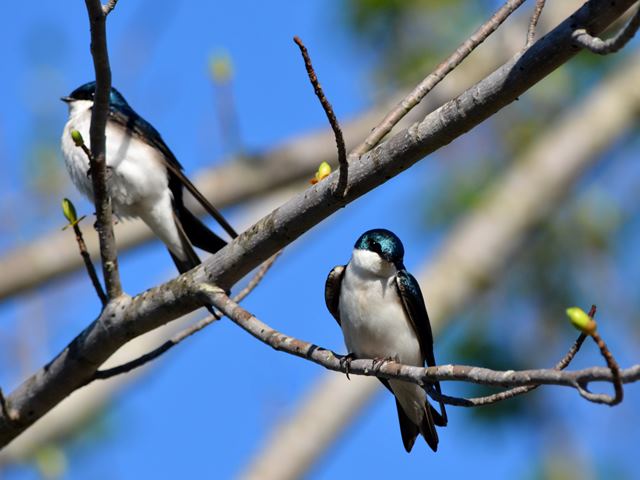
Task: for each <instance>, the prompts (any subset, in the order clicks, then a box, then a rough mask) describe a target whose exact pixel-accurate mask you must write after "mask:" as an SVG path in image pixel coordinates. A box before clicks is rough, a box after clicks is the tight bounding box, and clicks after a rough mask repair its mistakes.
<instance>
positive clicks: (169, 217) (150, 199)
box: [62, 82, 238, 273]
mask: <svg viewBox="0 0 640 480" xmlns="http://www.w3.org/2000/svg"><path fill="white" fill-rule="evenodd" d="M95 88H96V84H95V82H89V83H86V84H84V85H82V86H81V87H78V88H77V89H75V90H74V91H73V92H71V93H70V94H69V96H68V97H62V101H64V102H66V103H67V104H68V106H69V119H68V121H67V123H66V125H65V126H64V131H63V132H62V153H63V155H64V159H65V163H66V166H67V170H68V171H69V175H70V176H71V179H72V181H73V183H74V184H75V186H76V187H77V188H78V190H80V192H82V193H83V194H84V195H86V196H87V197H88V198H89V199H90V200H91V201H93V187H92V182H91V178H90V177H89V175H90V170H89V159H88V158H87V156H86V155H85V153H84V152H83V151H82V149H80V148H78V147H77V146H76V145H75V143H74V142H73V139H72V138H71V132H72V131H73V130H78V131H79V132H80V133H81V134H82V137H83V138H84V139H85V142H86V144H87V146H88V147H89V149H90V148H91V146H90V142H89V138H90V137H89V126H90V124H91V110H92V108H93V96H94V93H95ZM109 103H110V105H109V115H108V118H107V126H106V131H105V134H106V142H107V160H106V162H107V169H108V172H107V191H108V192H109V195H110V197H111V202H112V206H113V211H114V214H115V215H116V216H118V217H120V218H127V217H139V218H141V219H142V220H143V221H144V222H145V223H146V224H147V225H148V226H149V228H150V229H151V231H152V232H153V233H154V234H155V235H157V236H158V237H159V238H160V239H161V240H162V241H163V242H164V244H165V245H166V246H167V248H168V249H169V253H170V254H171V257H172V258H173V261H174V262H175V264H176V267H178V270H179V271H180V273H183V272H186V271H187V270H190V269H192V268H194V267H195V266H197V265H199V264H200V259H199V258H198V256H197V254H196V252H195V251H194V249H193V245H195V246H196V247H199V248H202V249H203V250H206V251H208V252H211V253H215V252H216V251H218V250H220V249H221V248H222V247H224V246H225V245H226V242H225V241H224V240H222V239H221V238H220V237H218V236H217V235H216V234H215V233H213V232H212V231H211V230H209V228H207V226H205V224H204V223H202V222H201V221H200V220H199V219H198V218H197V217H196V216H195V215H193V214H192V213H191V212H190V211H189V210H187V208H186V207H185V205H184V202H183V198H182V188H183V187H186V189H187V190H188V191H189V192H190V193H191V194H192V195H193V196H194V197H195V198H196V200H198V202H199V203H200V204H201V205H202V206H203V207H204V209H205V210H206V211H207V212H208V213H209V214H211V215H212V216H213V217H214V218H215V219H216V220H217V221H218V223H219V224H220V225H221V226H222V227H223V228H224V229H225V230H226V231H227V233H228V234H229V235H230V236H231V237H233V238H235V237H236V236H237V235H238V234H237V233H236V232H235V231H234V230H233V228H231V226H230V225H229V224H228V223H227V221H226V220H225V219H224V217H222V215H221V214H220V213H219V212H218V211H217V210H216V209H215V207H214V206H213V205H211V203H209V201H208V200H207V199H206V198H205V197H204V196H203V195H202V194H201V193H200V192H199V191H198V190H197V189H196V187H195V186H194V185H193V184H192V183H191V182H190V181H189V179H188V178H187V177H186V176H185V175H184V173H183V171H182V165H180V163H179V162H178V160H177V159H176V157H175V156H174V155H173V153H172V152H171V150H169V147H167V145H166V143H164V140H162V137H161V136H160V134H159V133H158V131H157V130H156V129H155V128H153V126H152V125H151V124H150V123H148V122H147V121H146V120H145V119H144V118H142V117H141V116H140V115H138V114H137V113H136V112H135V111H134V110H133V109H132V108H131V107H130V106H129V104H128V103H127V101H126V100H125V99H124V97H123V96H122V94H121V93H120V92H119V91H118V90H116V89H115V88H111V94H110V97H109Z"/></svg>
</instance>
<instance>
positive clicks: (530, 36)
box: [525, 0, 546, 48]
mask: <svg viewBox="0 0 640 480" xmlns="http://www.w3.org/2000/svg"><path fill="white" fill-rule="evenodd" d="M545 1H546V0H536V8H535V9H534V10H533V15H531V21H530V22H529V29H528V30H527V44H526V45H525V48H529V47H530V46H531V45H532V44H533V40H534V39H535V36H536V27H537V26H538V21H539V20H540V15H541V14H542V9H543V8H544V4H545Z"/></svg>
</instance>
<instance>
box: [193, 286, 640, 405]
mask: <svg viewBox="0 0 640 480" xmlns="http://www.w3.org/2000/svg"><path fill="white" fill-rule="evenodd" d="M200 291H201V294H202V296H203V301H206V302H207V303H211V304H212V305H215V306H216V308H218V309H219V310H220V311H221V312H223V313H224V314H225V315H226V316H227V317H229V318H230V319H231V320H232V321H233V322H234V323H236V324H237V325H238V326H239V327H240V328H242V329H243V330H245V331H246V332H248V333H250V334H251V335H252V336H253V337H255V338H257V339H258V340H260V341H261V342H263V343H265V344H267V345H269V346H270V347H272V348H273V349H275V350H278V351H281V352H286V353H288V354H290V355H295V356H297V357H301V358H304V359H306V360H309V361H311V362H313V363H317V364H318V365H321V366H323V367H325V368H326V369H328V370H333V371H337V372H342V373H347V368H348V371H349V373H350V374H356V375H366V376H376V377H380V378H386V379H395V380H404V381H407V382H411V383H416V384H418V385H426V384H428V383H432V382H435V381H447V380H455V381H464V382H469V383H477V384H481V385H490V386H497V387H530V386H531V385H532V384H537V385H562V386H567V387H573V388H576V389H577V390H578V391H579V392H580V394H581V395H582V396H583V397H584V398H586V399H587V400H590V401H593V402H597V403H607V404H609V405H615V404H616V403H618V402H616V401H615V400H617V399H615V398H612V397H608V396H606V395H597V396H596V395H593V394H591V395H585V394H584V389H585V388H586V385H587V384H588V383H589V382H592V381H610V382H614V383H616V381H620V382H624V383H630V382H636V381H638V380H640V364H639V365H634V366H633V367H630V368H628V369H625V370H622V371H619V372H617V373H616V372H614V371H613V369H612V368H606V369H604V368H601V367H592V368H586V369H583V370H577V371H572V372H567V371H562V370H560V369H555V368H554V369H537V370H522V371H514V370H507V371H496V370H490V369H488V368H481V367H474V366H467V365H441V366H436V367H427V368H422V367H414V366H410V365H402V364H399V363H396V362H393V361H383V362H380V361H377V360H365V359H357V360H353V361H351V362H349V365H348V366H347V365H346V364H345V363H344V362H342V361H341V359H342V358H344V357H343V356H342V355H338V354H336V353H335V352H332V351H331V350H327V349H326V348H322V347H319V346H318V345H314V344H312V343H308V342H305V341H303V340H298V339H297V338H293V337H290V336H288V335H285V334H283V333H280V332H278V331H277V330H275V329H273V328H271V327H270V326H269V325H267V324H266V323H264V322H262V321H260V320H259V319H258V318H256V317H255V316H254V315H252V314H251V313H249V312H247V311H246V310H245V309H243V308H242V307H241V306H240V305H238V304H237V303H236V302H234V301H233V300H232V299H230V298H229V297H228V296H227V294H226V293H225V292H224V290H222V289H221V288H219V287H214V286H211V285H208V284H202V285H201V286H200ZM609 355H610V354H609ZM440 398H442V400H443V401H445V402H446V401H447V400H448V399H451V398H453V397H440ZM455 401H456V402H457V401H458V399H455ZM466 406H472V405H471V404H468V405H466Z"/></svg>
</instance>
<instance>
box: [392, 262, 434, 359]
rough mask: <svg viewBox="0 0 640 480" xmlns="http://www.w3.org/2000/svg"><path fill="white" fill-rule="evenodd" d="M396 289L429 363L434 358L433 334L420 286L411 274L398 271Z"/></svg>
mask: <svg viewBox="0 0 640 480" xmlns="http://www.w3.org/2000/svg"><path fill="white" fill-rule="evenodd" d="M396 287H397V290H398V294H399V295H400V298H401V300H402V305H403V306H404V310H405V312H406V313H407V316H408V317H409V320H410V321H411V325H412V327H413V329H414V331H415V332H416V335H417V337H418V341H419V342H420V349H421V350H422V353H423V356H424V358H425V359H426V360H427V361H428V362H429V360H430V359H431V358H433V334H432V333H431V324H430V323H429V315H428V314H427V307H426V305H425V303H424V297H423V296H422V291H421V290H420V285H419V284H418V281H417V280H416V279H415V277H414V276H413V275H411V274H410V273H409V272H407V271H406V270H398V273H397V274H396Z"/></svg>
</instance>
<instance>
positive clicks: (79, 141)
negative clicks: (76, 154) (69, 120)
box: [71, 130, 84, 147]
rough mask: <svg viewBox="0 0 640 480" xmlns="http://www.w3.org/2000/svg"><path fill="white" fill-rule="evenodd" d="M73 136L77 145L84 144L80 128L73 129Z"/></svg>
mask: <svg viewBox="0 0 640 480" xmlns="http://www.w3.org/2000/svg"><path fill="white" fill-rule="evenodd" d="M71 138H72V139H73V143H75V144H76V147H81V146H82V145H84V139H83V138H82V134H81V133H80V132H79V131H78V130H71Z"/></svg>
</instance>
